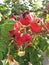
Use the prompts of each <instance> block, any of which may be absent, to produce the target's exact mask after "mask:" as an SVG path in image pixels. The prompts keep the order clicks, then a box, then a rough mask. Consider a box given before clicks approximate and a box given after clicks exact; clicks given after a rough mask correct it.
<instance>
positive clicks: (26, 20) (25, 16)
mask: <svg viewBox="0 0 49 65" xmlns="http://www.w3.org/2000/svg"><path fill="white" fill-rule="evenodd" d="M31 21H32V16H31V15H30V14H26V13H25V14H23V15H22V16H21V17H20V22H21V24H22V25H29V24H30V22H31Z"/></svg>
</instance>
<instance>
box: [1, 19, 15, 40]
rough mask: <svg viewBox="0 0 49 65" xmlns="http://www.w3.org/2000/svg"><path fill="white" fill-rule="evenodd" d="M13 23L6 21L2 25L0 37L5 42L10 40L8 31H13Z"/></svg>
mask: <svg viewBox="0 0 49 65" xmlns="http://www.w3.org/2000/svg"><path fill="white" fill-rule="evenodd" d="M14 23H15V21H12V20H6V21H5V23H4V24H3V25H2V28H1V35H2V38H3V39H4V40H6V41H8V40H10V36H9V31H10V30H13V27H14Z"/></svg>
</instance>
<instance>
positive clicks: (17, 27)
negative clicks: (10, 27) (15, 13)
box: [14, 23, 20, 31]
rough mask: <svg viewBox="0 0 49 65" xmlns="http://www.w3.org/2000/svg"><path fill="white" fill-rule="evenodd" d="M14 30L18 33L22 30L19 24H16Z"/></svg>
mask: <svg viewBox="0 0 49 65" xmlns="http://www.w3.org/2000/svg"><path fill="white" fill-rule="evenodd" d="M14 30H17V31H18V30H20V27H19V23H15V24H14Z"/></svg>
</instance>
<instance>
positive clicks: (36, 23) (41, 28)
mask: <svg viewBox="0 0 49 65" xmlns="http://www.w3.org/2000/svg"><path fill="white" fill-rule="evenodd" d="M11 19H12V20H15V21H16V23H15V24H14V29H13V30H11V31H10V35H11V36H12V37H13V38H14V40H15V44H16V45H17V46H18V47H20V46H22V45H26V46H27V45H29V43H30V42H31V41H32V40H33V36H32V35H33V34H39V33H42V32H45V33H47V34H49V22H45V23H44V22H43V20H42V19H41V18H38V17H36V16H34V15H32V14H30V11H29V10H27V11H25V12H23V13H22V15H21V16H20V19H19V21H18V20H17V18H16V17H15V16H12V17H11Z"/></svg>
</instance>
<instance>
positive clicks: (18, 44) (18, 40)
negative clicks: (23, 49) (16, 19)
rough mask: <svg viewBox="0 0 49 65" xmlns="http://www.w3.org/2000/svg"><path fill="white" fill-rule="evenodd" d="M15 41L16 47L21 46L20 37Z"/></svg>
mask: <svg viewBox="0 0 49 65" xmlns="http://www.w3.org/2000/svg"><path fill="white" fill-rule="evenodd" d="M15 41H16V43H17V44H16V45H17V46H21V45H23V41H22V37H18V38H16V39H15Z"/></svg>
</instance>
